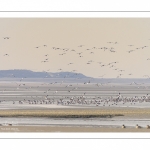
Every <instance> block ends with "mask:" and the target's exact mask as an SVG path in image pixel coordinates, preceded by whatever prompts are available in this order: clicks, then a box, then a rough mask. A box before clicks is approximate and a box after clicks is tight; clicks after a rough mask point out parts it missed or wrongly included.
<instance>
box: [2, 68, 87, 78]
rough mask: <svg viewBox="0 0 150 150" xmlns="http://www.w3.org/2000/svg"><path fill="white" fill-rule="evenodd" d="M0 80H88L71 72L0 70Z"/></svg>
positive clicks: (79, 74)
mask: <svg viewBox="0 0 150 150" xmlns="http://www.w3.org/2000/svg"><path fill="white" fill-rule="evenodd" d="M0 78H89V77H87V76H85V75H83V74H81V73H73V72H56V73H51V72H34V71H31V70H0Z"/></svg>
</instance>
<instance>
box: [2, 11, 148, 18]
mask: <svg viewBox="0 0 150 150" xmlns="http://www.w3.org/2000/svg"><path fill="white" fill-rule="evenodd" d="M0 18H150V12H0Z"/></svg>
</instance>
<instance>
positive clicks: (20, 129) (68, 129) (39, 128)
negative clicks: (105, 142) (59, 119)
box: [0, 126, 150, 132]
mask: <svg viewBox="0 0 150 150" xmlns="http://www.w3.org/2000/svg"><path fill="white" fill-rule="evenodd" d="M0 132H150V129H146V128H139V129H136V128H125V129H122V128H103V127H59V126H58V127H52V126H0Z"/></svg>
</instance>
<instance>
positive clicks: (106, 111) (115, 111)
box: [0, 108, 150, 132]
mask: <svg viewBox="0 0 150 150" xmlns="http://www.w3.org/2000/svg"><path fill="white" fill-rule="evenodd" d="M20 116H21V117H50V118H51V117H52V118H62V117H63V118H89V117H104V118H113V117H115V116H118V117H119V116H120V117H121V118H126V117H129V118H134V119H135V118H144V119H145V118H148V119H150V109H149V108H94V109H93V108H85V109H83V108H82V109H80V108H77V109H71V108H69V109H49V110H0V117H20ZM0 132H150V129H147V128H146V127H144V126H143V127H142V128H138V129H136V128H135V127H127V128H124V129H123V128H121V126H120V127H116V128H114V127H102V126H85V127H84V126H61V125H57V126H52V125H49V126H28V125H27V126H17V125H11V124H10V125H9V126H4V125H1V126H0Z"/></svg>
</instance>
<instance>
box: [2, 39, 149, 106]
mask: <svg viewBox="0 0 150 150" xmlns="http://www.w3.org/2000/svg"><path fill="white" fill-rule="evenodd" d="M3 39H4V40H10V39H11V38H10V37H3ZM107 44H109V45H110V46H109V47H105V46H104V47H92V48H85V45H79V46H77V48H78V49H80V50H81V51H80V52H78V51H77V50H75V49H70V48H60V47H52V48H51V49H52V50H54V51H59V52H60V53H59V55H60V56H62V57H63V56H64V55H67V53H68V52H72V54H73V55H77V56H78V58H82V57H85V56H84V51H87V52H89V54H90V55H94V54H95V50H102V51H109V52H111V53H116V52H117V51H116V50H115V48H114V46H113V45H116V44H119V43H118V42H107ZM127 46H128V47H129V48H130V50H128V51H127V53H129V54H130V53H133V52H134V51H138V50H143V49H146V48H148V46H146V45H144V46H141V47H137V48H135V46H134V45H127ZM41 47H42V48H43V47H44V48H48V45H46V44H43V45H42V46H36V47H34V48H35V49H38V50H39V49H40V48H41ZM83 49H84V51H83ZM4 56H6V57H8V56H9V57H11V55H9V54H8V53H6V54H4ZM49 56H50V55H49V54H47V53H46V54H45V55H44V57H45V58H44V60H41V63H48V62H49ZM147 60H150V58H147ZM79 61H80V59H79ZM94 62H95V60H88V61H87V62H86V65H90V64H92V63H94ZM96 63H97V64H99V65H100V67H109V68H111V69H113V70H114V71H116V72H117V73H118V75H117V78H120V77H121V76H122V75H123V72H125V70H124V69H122V68H117V67H116V65H117V64H118V63H119V62H118V61H113V62H109V63H107V64H106V63H103V62H96ZM73 64H74V63H73V62H68V64H67V65H69V66H70V65H73ZM49 71H50V69H49V70H46V71H44V72H46V73H47V74H49ZM58 71H61V72H63V69H62V68H59V69H58ZM76 71H77V70H75V68H73V70H72V72H73V73H74V74H75V75H78V73H76ZM128 75H129V76H131V75H133V74H132V73H128ZM11 76H12V77H14V78H15V75H14V74H12V75H11ZM104 76H105V74H103V75H101V76H99V77H100V78H103V77H104ZM46 77H47V76H46ZM66 77H69V74H68V76H64V78H66ZM143 77H146V78H148V79H150V76H149V75H143ZM24 78H26V77H24ZM24 78H21V79H20V80H19V82H20V83H16V85H17V89H19V87H21V86H25V85H26V84H25V83H21V82H22V81H23V80H24ZM57 83H58V82H53V83H50V84H57ZM62 83H63V81H62V82H61V84H62ZM90 83H91V81H90V80H89V81H87V82H84V83H83V84H90ZM61 84H60V85H61ZM41 85H42V84H41ZM95 85H96V86H97V87H99V86H104V85H105V84H102V83H97V84H95ZM130 85H140V84H138V83H135V82H132V83H130ZM69 86H70V85H67V86H65V88H66V87H69ZM30 88H31V87H30ZM38 88H39V86H38ZM76 89H78V87H74V88H73V89H71V90H67V91H68V92H71V91H73V90H76ZM50 90H51V89H47V90H46V91H44V93H47V92H48V91H50ZM4 91H5V90H4ZM57 92H58V91H57V90H56V91H55V92H54V93H57ZM85 94H86V92H84V94H83V95H82V96H79V97H65V99H67V98H68V99H69V100H65V101H64V100H63V98H60V99H59V100H57V102H56V103H57V105H59V104H62V105H69V104H96V106H99V105H100V104H103V106H105V105H106V104H108V103H109V102H110V103H111V105H117V103H118V102H122V103H123V104H124V103H126V102H131V104H135V102H141V101H145V100H146V99H147V100H149V99H150V97H144V98H143V97H141V98H138V97H136V96H135V98H130V99H128V98H127V97H125V98H121V97H120V93H119V95H118V96H117V98H113V97H110V98H109V99H102V98H101V97H96V99H95V98H93V100H90V101H86V99H85V98H86V97H85ZM147 95H148V94H147ZM48 96H49V95H46V96H45V99H46V100H35V98H33V97H32V96H31V98H32V99H34V100H28V101H26V103H29V104H38V103H39V104H44V103H45V104H54V103H55V101H54V99H49V98H48ZM22 103H24V101H19V104H22ZM13 104H15V101H13ZM109 106H110V105H109Z"/></svg>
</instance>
